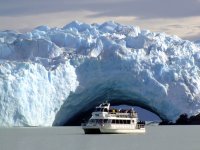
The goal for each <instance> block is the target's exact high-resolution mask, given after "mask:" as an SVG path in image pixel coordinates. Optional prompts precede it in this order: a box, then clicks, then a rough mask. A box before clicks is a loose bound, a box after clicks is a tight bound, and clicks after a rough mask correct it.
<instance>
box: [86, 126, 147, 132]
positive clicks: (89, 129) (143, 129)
mask: <svg viewBox="0 0 200 150" xmlns="http://www.w3.org/2000/svg"><path fill="white" fill-rule="evenodd" d="M83 130H84V132H85V134H134V133H136V134H137V133H138V134H139V133H145V132H146V130H145V128H140V129H116V128H105V127H92V128H91V127H86V126H85V127H83Z"/></svg>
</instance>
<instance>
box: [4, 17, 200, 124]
mask: <svg viewBox="0 0 200 150" xmlns="http://www.w3.org/2000/svg"><path fill="white" fill-rule="evenodd" d="M0 91H1V94H0V125H1V126H51V125H63V124H69V123H70V121H72V120H73V119H75V120H76V119H77V120H78V119H80V118H82V117H83V115H86V114H87V113H88V112H90V111H92V109H93V108H94V107H95V106H96V105H97V104H99V103H101V102H103V101H105V100H106V99H107V98H108V100H109V101H111V102H112V103H113V104H128V105H137V106H140V107H143V108H146V109H148V110H150V111H152V112H155V113H156V114H158V115H159V116H160V117H161V118H162V119H163V120H172V121H175V120H176V119H177V118H178V117H179V115H180V114H187V115H188V116H191V115H195V114H198V113H199V112H200V47H199V46H197V45H196V44H194V43H193V42H190V41H186V40H182V39H181V38H179V37H177V36H170V35H167V34H165V33H154V32H150V31H148V30H141V29H140V28H139V27H135V26H127V25H121V24H118V23H115V22H113V21H109V22H105V23H102V24H86V23H81V22H78V21H74V22H71V23H69V24H67V25H66V26H64V27H63V28H50V27H48V26H39V27H37V28H35V29H33V30H32V31H31V32H27V33H24V34H22V33H18V32H15V31H1V32H0ZM73 121H74V120H73Z"/></svg>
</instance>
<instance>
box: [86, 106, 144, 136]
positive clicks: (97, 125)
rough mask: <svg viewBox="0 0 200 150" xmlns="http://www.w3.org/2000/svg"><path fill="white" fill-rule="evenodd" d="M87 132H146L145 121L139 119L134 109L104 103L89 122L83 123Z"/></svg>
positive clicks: (98, 107)
mask: <svg viewBox="0 0 200 150" xmlns="http://www.w3.org/2000/svg"><path fill="white" fill-rule="evenodd" d="M82 128H83V130H84V132H85V134H99V133H145V127H144V122H141V121H139V120H138V115H137V113H136V112H135V111H134V110H133V109H129V110H118V109H114V108H110V103H107V102H106V103H102V104H100V105H99V106H97V107H96V109H95V111H94V112H92V117H91V118H90V119H89V121H88V122H86V123H83V124H82Z"/></svg>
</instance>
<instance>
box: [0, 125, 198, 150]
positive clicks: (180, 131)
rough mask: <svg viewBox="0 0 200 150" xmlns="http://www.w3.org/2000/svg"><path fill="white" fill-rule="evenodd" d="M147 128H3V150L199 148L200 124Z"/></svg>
mask: <svg viewBox="0 0 200 150" xmlns="http://www.w3.org/2000/svg"><path fill="white" fill-rule="evenodd" d="M146 129H147V130H146V131H147V132H146V133H145V134H138V135H134V134H108V135H107V134H106V135H102V134H101V135H85V134H84V133H83V131H82V129H81V128H80V127H52V128H0V150H200V126H147V128H146Z"/></svg>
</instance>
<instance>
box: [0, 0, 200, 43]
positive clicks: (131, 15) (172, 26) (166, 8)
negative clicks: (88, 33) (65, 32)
mask: <svg viewBox="0 0 200 150" xmlns="http://www.w3.org/2000/svg"><path fill="white" fill-rule="evenodd" d="M73 20H78V21H80V22H85V23H103V22H105V21H110V20H112V21H115V22H118V23H121V24H125V25H134V26H139V27H140V28H141V29H148V30H151V31H155V32H165V33H167V34H171V35H177V36H179V37H181V38H183V39H187V40H192V41H193V40H199V39H200V0H0V30H1V31H3V30H16V31H19V32H26V31H30V30H31V29H33V28H35V27H37V26H40V25H48V26H50V27H63V26H64V25H66V24H68V23H70V22H71V21H73Z"/></svg>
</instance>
